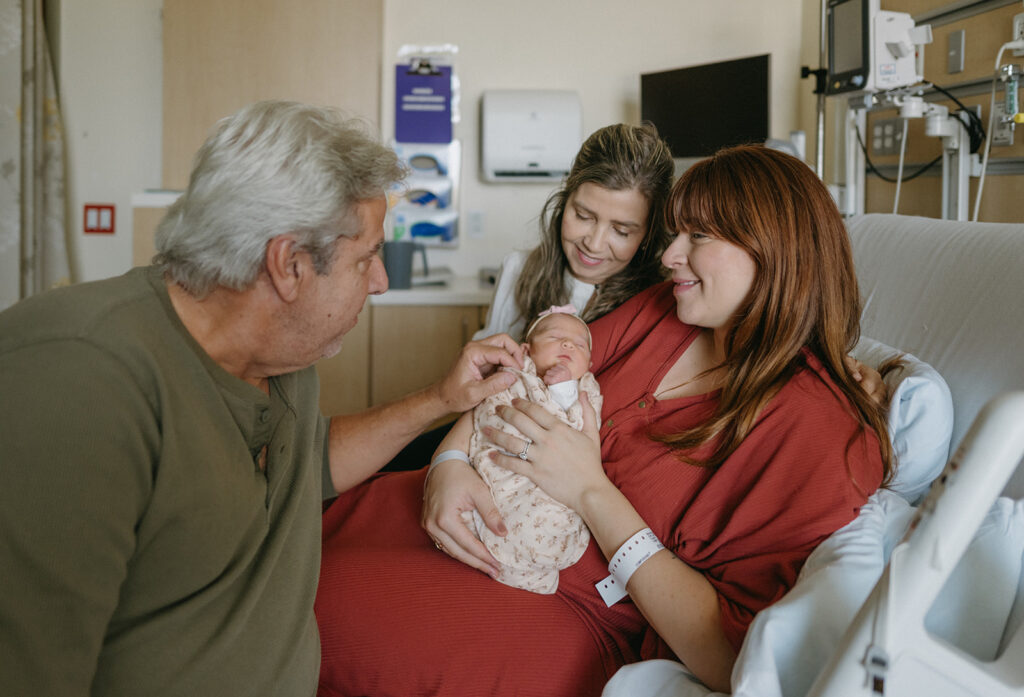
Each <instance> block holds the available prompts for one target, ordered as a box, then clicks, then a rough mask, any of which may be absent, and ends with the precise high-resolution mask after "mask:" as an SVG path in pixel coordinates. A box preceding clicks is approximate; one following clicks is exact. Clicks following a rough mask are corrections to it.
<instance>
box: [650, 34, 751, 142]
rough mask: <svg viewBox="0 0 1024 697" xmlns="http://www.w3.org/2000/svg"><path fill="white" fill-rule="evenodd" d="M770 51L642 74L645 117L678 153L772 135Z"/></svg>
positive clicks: (749, 140)
mask: <svg viewBox="0 0 1024 697" xmlns="http://www.w3.org/2000/svg"><path fill="white" fill-rule="evenodd" d="M768 71H769V56H768V55H767V54H766V55H763V56H753V57H750V58H739V59H736V60H730V61H724V62H721V63H708V64H705V65H695V66H691V67H688V68H678V69H676V70H666V71H664V72H658V73H644V74H642V75H641V76H640V117H641V118H642V119H643V120H644V121H650V122H651V123H653V124H654V125H655V126H656V127H657V129H658V133H659V134H661V137H662V138H664V139H665V141H666V142H667V143H668V145H669V148H671V150H672V156H673V157H677V158H691V157H707V156H708V155H712V154H714V152H715V151H716V150H718V149H719V148H723V147H726V146H729V145H738V144H740V143H763V142H764V141H765V140H767V139H768V126H769V123H768V102H769V99H768V95H769V90H768V84H769V81H768V74H769V73H768Z"/></svg>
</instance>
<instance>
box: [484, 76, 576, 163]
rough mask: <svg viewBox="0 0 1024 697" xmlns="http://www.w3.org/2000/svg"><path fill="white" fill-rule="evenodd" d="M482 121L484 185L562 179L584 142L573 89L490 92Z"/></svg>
mask: <svg viewBox="0 0 1024 697" xmlns="http://www.w3.org/2000/svg"><path fill="white" fill-rule="evenodd" d="M480 120H481V128H480V133H481V147H480V164H481V169H482V170H483V172H482V173H483V178H484V180H485V181H490V182H529V181H551V180H559V179H561V178H562V177H564V176H565V175H566V174H568V172H569V168H570V167H571V166H572V160H573V158H574V157H575V156H576V151H577V150H579V147H580V143H581V142H582V129H583V115H582V109H581V108H580V98H579V94H577V93H576V92H574V91H571V90H485V91H484V93H483V96H482V97H481V100H480Z"/></svg>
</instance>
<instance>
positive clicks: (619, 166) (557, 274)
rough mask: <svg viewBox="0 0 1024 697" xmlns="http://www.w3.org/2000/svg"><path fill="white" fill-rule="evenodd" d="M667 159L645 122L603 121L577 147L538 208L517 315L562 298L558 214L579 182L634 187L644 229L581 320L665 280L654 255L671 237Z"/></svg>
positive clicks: (565, 297) (563, 263) (527, 315)
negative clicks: (644, 207)
mask: <svg viewBox="0 0 1024 697" xmlns="http://www.w3.org/2000/svg"><path fill="white" fill-rule="evenodd" d="M673 171H674V164H673V162H672V154H671V153H670V152H669V149H668V145H667V144H666V143H665V141H664V140H662V139H661V138H660V137H659V136H658V132H657V130H656V129H655V128H654V126H652V125H650V124H644V125H642V126H629V125H626V124H621V123H620V124H615V125H613V126H605V127H604V128H601V129H599V130H597V131H595V132H594V133H593V134H591V135H590V137H589V138H587V140H586V141H585V142H584V143H583V145H582V146H581V147H580V151H579V153H577V155H576V159H575V160H574V161H573V164H572V169H571V170H570V171H569V175H568V176H567V177H566V179H565V182H564V184H563V185H562V188H561V189H559V190H558V191H556V192H555V193H554V194H552V195H551V196H550V197H549V198H548V200H547V202H546V203H545V204H544V209H543V211H542V213H541V218H540V228H541V243H540V244H539V245H538V246H537V247H536V248H535V249H534V250H533V251H532V252H531V253H530V255H529V256H528V257H527V259H526V262H525V263H524V264H523V270H522V273H521V274H520V275H519V280H518V281H517V282H516V288H515V299H516V307H517V308H518V310H519V318H520V319H523V320H525V321H526V322H529V321H530V319H532V318H533V317H536V316H537V315H538V314H539V313H540V312H541V311H542V310H546V309H547V308H549V307H550V306H552V305H564V304H565V303H567V302H569V295H570V289H569V287H568V285H567V283H566V279H565V275H566V274H565V272H566V270H567V269H568V268H569V263H568V261H567V260H566V258H565V254H564V253H563V251H562V216H563V215H564V214H565V206H566V203H567V202H568V200H569V197H570V196H571V195H572V194H573V193H574V192H575V191H576V190H577V189H579V188H580V186H582V185H583V184H586V183H588V182H589V183H593V184H597V185H598V186H601V187H603V188H605V189H611V190H613V191H626V190H630V189H635V190H636V191H638V192H640V195H641V196H643V197H644V198H645V199H646V200H647V203H648V206H649V208H650V212H649V213H648V219H647V228H646V230H645V232H644V239H643V242H641V243H640V248H639V249H638V250H637V252H636V254H635V255H634V256H633V258H632V259H631V260H630V262H629V264H628V265H627V266H626V268H625V269H623V270H622V271H620V272H619V273H617V274H615V275H614V276H612V277H611V278H609V279H608V280H607V281H605V282H604V283H602V284H600V286H599V287H598V288H597V290H596V291H595V292H594V295H593V296H592V297H591V299H590V301H589V302H588V303H587V306H586V307H585V308H581V309H580V316H581V317H582V318H583V319H584V320H585V321H587V322H590V321H593V320H595V319H597V318H598V317H600V316H602V315H604V314H606V313H608V312H610V311H612V310H614V309H615V308H616V307H618V306H619V305H621V304H622V303H623V302H625V301H626V300H628V299H629V298H631V297H633V296H634V295H636V294H637V293H638V292H639V291H641V290H643V289H644V288H648V287H650V286H652V285H654V284H655V283H658V282H659V281H662V280H664V278H665V275H664V269H663V268H662V266H661V253H662V252H663V251H664V250H665V247H667V246H668V241H669V239H670V235H669V233H668V230H667V228H666V227H665V217H664V216H665V210H664V203H665V201H666V200H667V199H668V194H669V191H670V189H671V187H672V174H673Z"/></svg>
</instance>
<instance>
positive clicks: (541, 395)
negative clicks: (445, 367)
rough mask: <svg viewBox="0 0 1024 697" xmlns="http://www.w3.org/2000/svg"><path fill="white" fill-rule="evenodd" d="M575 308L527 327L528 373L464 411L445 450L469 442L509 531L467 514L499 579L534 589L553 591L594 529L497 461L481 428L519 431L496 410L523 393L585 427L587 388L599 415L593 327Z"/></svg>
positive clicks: (550, 312)
mask: <svg viewBox="0 0 1024 697" xmlns="http://www.w3.org/2000/svg"><path fill="white" fill-rule="evenodd" d="M575 311H576V310H575V308H573V307H572V306H571V305H567V306H564V307H552V308H551V309H550V310H547V311H545V312H542V313H541V314H540V316H539V317H538V318H537V319H536V320H535V321H534V322H533V324H532V325H531V326H530V327H529V328H528V329H527V331H526V339H525V343H524V344H523V349H524V353H525V354H526V358H525V359H524V366H523V370H515V369H512V368H504V370H508V371H511V372H513V373H515V374H516V376H517V378H518V379H517V380H516V382H515V383H513V384H512V386H511V387H509V388H508V389H506V390H505V391H503V392H499V393H498V394H496V395H494V396H492V397H489V398H488V399H486V400H484V401H483V402H481V403H480V404H479V405H478V406H477V407H476V408H475V409H474V410H473V411H472V412H467V413H466V414H464V415H463V416H462V418H461V419H460V420H459V422H458V423H457V424H456V425H455V427H454V428H453V429H452V433H451V434H450V436H449V438H446V439H445V444H444V445H442V447H441V449H442V450H443V449H445V448H448V447H452V446H453V445H454V446H456V447H466V446H468V450H467V452H468V453H469V461H470V463H471V464H472V465H473V467H474V468H475V469H476V471H477V472H478V473H479V474H480V476H481V478H482V479H483V480H484V481H485V482H487V484H488V486H489V487H490V489H491V495H492V496H493V497H494V502H495V504H496V505H497V507H498V510H499V511H500V513H501V516H502V518H504V520H505V525H506V527H507V528H508V535H507V536H505V537H501V536H498V535H495V534H494V533H492V532H491V531H490V529H489V528H488V527H487V525H486V524H485V523H484V521H483V519H482V518H481V517H480V514H479V513H477V512H476V511H475V510H474V511H472V512H468V511H467V512H465V513H463V514H462V515H463V518H464V519H465V521H466V524H467V525H468V526H469V528H470V529H471V530H473V531H474V532H475V533H476V535H477V537H479V538H480V540H481V541H482V542H483V543H484V545H486V546H487V549H488V550H489V551H490V552H491V554H492V555H494V558H495V559H496V560H497V561H498V562H499V563H500V564H501V574H500V575H499V577H498V580H499V581H501V582H502V583H505V584H507V585H510V586H515V587H517V588H523V589H525V590H529V591H534V592H536V593H554V592H555V590H556V589H557V588H558V572H559V570H560V569H564V568H566V567H569V566H572V565H573V564H575V563H576V562H577V561H578V560H579V558H580V557H581V556H582V555H583V552H584V550H585V549H586V548H587V544H588V543H589V542H590V532H589V531H588V530H587V528H586V526H585V525H584V524H583V521H582V519H581V518H580V517H579V516H578V515H577V514H576V513H575V512H574V511H572V510H571V509H570V508H567V507H566V506H565V505H563V504H561V503H559V502H558V501H555V500H554V499H552V498H551V497H550V496H548V495H547V494H545V493H544V492H543V491H542V490H541V489H540V487H538V486H537V485H536V484H534V483H533V482H532V481H530V480H529V479H527V478H526V477H524V476H522V475H519V474H515V473H514V472H511V471H510V470H507V469H505V468H504V467H501V466H500V465H498V464H496V463H495V462H493V461H492V460H491V459H490V457H488V453H489V452H490V451H491V450H493V449H494V446H493V445H492V444H490V443H489V442H488V441H487V439H486V438H485V437H484V435H483V427H484V426H491V427H492V428H495V429H499V430H503V431H507V432H509V433H513V434H514V435H516V436H519V435H520V434H519V433H518V432H516V431H515V430H514V429H513V428H512V427H511V426H509V425H508V424H507V423H506V422H505V421H503V420H502V419H501V418H499V417H498V416H497V414H496V410H497V409H498V407H499V406H501V405H503V404H511V403H512V400H513V399H515V398H517V397H518V398H521V399H528V400H530V401H531V402H534V403H536V404H539V405H541V406H543V407H544V408H545V409H547V410H548V411H549V412H551V413H552V414H554V415H556V416H558V418H560V419H561V420H562V421H564V422H565V423H567V424H569V425H571V426H572V427H573V428H576V429H577V430H578V429H581V428H582V427H583V406H582V405H581V404H580V402H579V390H584V391H585V392H586V393H587V396H588V397H589V399H590V403H591V404H592V405H593V407H594V409H595V411H596V412H597V416H598V419H600V416H601V403H602V398H601V394H600V392H599V390H598V385H597V380H595V379H594V376H593V375H592V374H591V373H590V330H589V329H588V328H587V325H586V323H584V322H583V320H581V319H580V318H579V317H577V316H576V315H575ZM453 437H454V440H453ZM466 441H468V443H467V442H466ZM449 452H450V451H449ZM513 454H517V453H513Z"/></svg>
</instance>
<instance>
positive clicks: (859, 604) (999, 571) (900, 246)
mask: <svg viewBox="0 0 1024 697" xmlns="http://www.w3.org/2000/svg"><path fill="white" fill-rule="evenodd" d="M848 227H849V230H850V237H851V241H852V244H853V250H854V258H855V261H856V265H857V275H858V279H859V282H860V290H861V294H862V296H863V297H864V300H865V304H864V312H863V317H862V323H861V329H862V334H863V338H862V340H861V342H860V343H859V344H858V346H857V348H856V349H855V351H854V355H856V356H857V357H859V358H861V360H864V361H865V362H868V363H871V364H875V365H877V364H878V363H879V362H880V361H881V360H884V359H885V358H887V357H888V356H890V355H892V354H894V353H897V352H899V353H905V354H907V355H906V357H905V363H906V365H905V368H904V370H902V371H901V372H900V373H898V374H895V375H890V376H887V378H886V382H887V383H888V384H889V386H890V390H891V392H892V396H893V402H892V406H891V408H890V415H889V428H890V432H891V435H892V437H893V442H894V446H895V449H896V451H897V454H898V456H899V463H900V464H899V467H900V472H899V474H898V476H897V480H896V482H895V483H894V485H893V487H892V488H891V489H888V490H882V491H879V492H876V493H875V494H874V495H873V496H872V497H871V498H870V500H869V502H868V504H867V505H865V506H864V507H863V509H862V510H861V513H860V515H859V516H858V517H857V519H855V520H854V521H853V522H851V523H850V524H849V525H847V526H846V527H845V528H843V529H842V530H839V531H838V532H837V533H835V534H834V535H832V536H831V537H830V538H829V539H828V540H826V541H825V542H824V543H823V544H822V545H821V546H820V547H819V548H818V549H817V550H815V552H814V553H813V554H812V555H811V556H810V558H809V559H808V560H807V563H806V564H805V565H804V568H803V570H802V571H801V574H800V577H799V579H798V581H797V584H796V585H795V586H794V588H793V589H792V590H791V591H790V592H789V593H788V594H787V595H786V596H785V597H784V598H783V599H782V600H780V601H779V602H778V603H776V604H775V605H773V606H772V607H770V608H768V609H766V610H765V611H763V612H761V613H760V614H759V615H758V616H757V617H756V618H755V620H754V622H753V623H752V625H751V627H750V631H749V633H748V635H747V638H746V640H745V642H744V644H743V647H742V649H741V651H740V655H739V657H738V659H737V662H736V667H735V669H734V671H733V675H732V690H733V693H732V694H733V697H847V696H864V697H868V696H870V695H890V696H896V697H909V696H914V695H927V696H928V697H946V696H953V695H957V696H966V695H976V696H978V697H981V696H984V697H1000V696H1002V695H1011V694H1019V695H1024V631H1022V630H1021V625H1022V624H1024V565H1022V557H1024V466H1019V465H1020V464H1021V460H1022V458H1024V224H990V223H966V222H956V221H943V220H934V219H929V218H917V217H910V216H897V215H884V214H870V215H863V216H858V217H855V218H853V219H851V220H850V221H849V223H848ZM950 445H952V446H954V448H953V449H952V452H951V451H950ZM718 694H719V693H715V692H711V691H709V690H708V689H707V688H705V687H704V686H703V685H701V684H700V683H699V682H698V681H696V679H694V678H692V676H689V675H688V674H687V673H686V671H685V669H684V668H682V667H681V666H679V664H675V663H671V662H667V661H645V662H642V663H640V664H635V665H634V666H627V667H626V668H625V669H623V670H622V671H620V673H619V674H617V675H616V676H615V677H614V678H613V679H612V681H611V682H610V683H609V685H608V687H607V688H606V691H605V695H606V697H620V696H622V695H629V696H630V697H670V696H671V697H690V696H693V697H697V696H700V697H707V696H708V695H718Z"/></svg>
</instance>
